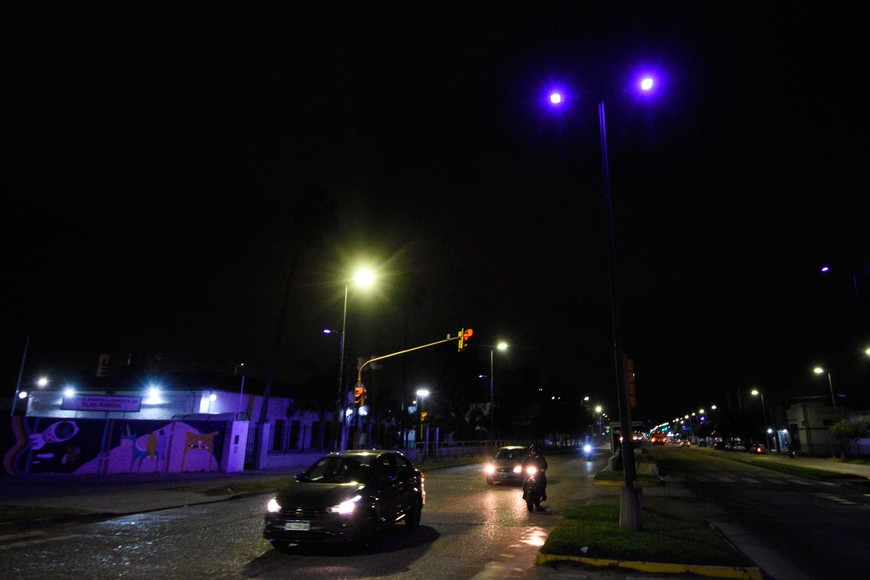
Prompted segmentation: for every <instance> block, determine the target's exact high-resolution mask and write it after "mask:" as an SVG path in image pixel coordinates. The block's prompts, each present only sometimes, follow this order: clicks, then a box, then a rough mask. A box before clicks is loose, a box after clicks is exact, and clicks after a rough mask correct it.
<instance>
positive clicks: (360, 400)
mask: <svg viewBox="0 0 870 580" xmlns="http://www.w3.org/2000/svg"><path fill="white" fill-rule="evenodd" d="M365 404H366V388H365V387H364V386H362V385H357V387H356V388H355V389H354V390H353V406H354V407H356V408H359V407H363V406H365Z"/></svg>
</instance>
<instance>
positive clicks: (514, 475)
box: [483, 445, 528, 485]
mask: <svg viewBox="0 0 870 580" xmlns="http://www.w3.org/2000/svg"><path fill="white" fill-rule="evenodd" d="M527 454H528V448H527V447H524V446H522V445H506V446H504V447H500V448H499V450H498V451H496V453H495V456H494V457H493V458H492V459H490V460H489V461H487V463H486V466H485V467H484V468H483V473H484V475H485V476H486V483H488V484H489V485H495V484H497V483H507V484H511V485H521V484H522V483H523V459H525V457H526V455H527Z"/></svg>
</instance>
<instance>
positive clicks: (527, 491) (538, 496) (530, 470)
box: [523, 465, 544, 511]
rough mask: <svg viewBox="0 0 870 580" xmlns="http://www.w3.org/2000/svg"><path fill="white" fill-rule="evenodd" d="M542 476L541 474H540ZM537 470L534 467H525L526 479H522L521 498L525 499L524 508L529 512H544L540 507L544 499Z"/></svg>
mask: <svg viewBox="0 0 870 580" xmlns="http://www.w3.org/2000/svg"><path fill="white" fill-rule="evenodd" d="M541 473H542V474H543V472H541ZM539 478H540V476H539V474H538V468H537V467H535V466H534V465H529V466H526V477H525V479H523V497H524V498H525V499H526V507H528V508H529V511H532V510H535V509H537V510H538V511H544V508H542V507H541V502H542V501H543V497H544V490H543V488H542V486H541V481H540V479H539Z"/></svg>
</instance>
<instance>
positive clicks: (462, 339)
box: [458, 328, 474, 352]
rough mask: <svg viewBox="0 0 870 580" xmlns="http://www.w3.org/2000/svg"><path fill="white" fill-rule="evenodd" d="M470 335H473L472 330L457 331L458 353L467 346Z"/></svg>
mask: <svg viewBox="0 0 870 580" xmlns="http://www.w3.org/2000/svg"><path fill="white" fill-rule="evenodd" d="M472 334H474V330H473V329H471V328H469V329H468V330H466V329H464V328H463V329H462V330H460V331H459V345H458V346H459V349H458V350H459V352H462V351H463V350H465V348H466V347H467V346H468V339H469V338H471V335H472Z"/></svg>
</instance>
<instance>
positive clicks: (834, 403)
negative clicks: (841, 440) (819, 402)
mask: <svg viewBox="0 0 870 580" xmlns="http://www.w3.org/2000/svg"><path fill="white" fill-rule="evenodd" d="M813 372H814V373H816V374H817V375H820V374H822V373H825V374H826V375H828V388H829V389H830V390H831V406H832V407H833V410H834V423H836V422H837V399H836V397H834V383H833V381H832V380H831V373H830V372H829V371H826V370H825V369H823V368H822V367H816V368H814V369H813Z"/></svg>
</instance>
